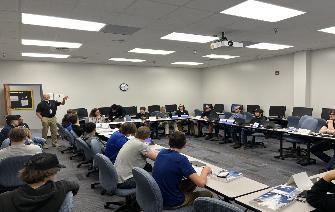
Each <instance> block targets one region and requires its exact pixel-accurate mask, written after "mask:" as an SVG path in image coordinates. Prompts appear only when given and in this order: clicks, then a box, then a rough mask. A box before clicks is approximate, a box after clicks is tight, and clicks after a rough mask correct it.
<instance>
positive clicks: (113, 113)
mask: <svg viewBox="0 0 335 212" xmlns="http://www.w3.org/2000/svg"><path fill="white" fill-rule="evenodd" d="M125 113H126V112H125V110H124V109H123V107H122V106H121V105H116V104H113V105H112V106H111V110H110V112H109V120H110V121H123V118H124V116H125Z"/></svg>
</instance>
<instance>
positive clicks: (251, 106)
mask: <svg viewBox="0 0 335 212" xmlns="http://www.w3.org/2000/svg"><path fill="white" fill-rule="evenodd" d="M256 109H261V107H260V106H259V105H247V112H249V113H254V112H255V110H256Z"/></svg>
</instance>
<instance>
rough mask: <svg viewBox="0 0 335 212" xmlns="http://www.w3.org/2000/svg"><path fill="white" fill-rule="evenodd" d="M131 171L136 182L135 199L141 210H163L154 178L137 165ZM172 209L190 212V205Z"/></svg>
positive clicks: (179, 211)
mask: <svg viewBox="0 0 335 212" xmlns="http://www.w3.org/2000/svg"><path fill="white" fill-rule="evenodd" d="M132 172H133V176H134V179H135V182H136V201H137V203H138V204H139V206H140V207H141V209H142V210H143V212H161V211H163V197H162V194H161V191H160V189H159V186H158V184H157V183H156V181H155V179H154V178H153V177H152V176H151V175H150V174H149V173H148V172H147V171H145V170H144V169H142V168H139V167H135V168H133V170H132ZM143 194H145V195H143ZM164 211H171V210H164ZM173 211H178V212H190V211H192V207H183V208H179V209H174V210H173Z"/></svg>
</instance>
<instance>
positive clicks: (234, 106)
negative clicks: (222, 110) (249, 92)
mask: <svg viewBox="0 0 335 212" xmlns="http://www.w3.org/2000/svg"><path fill="white" fill-rule="evenodd" d="M237 106H240V107H241V109H242V110H243V105H241V104H231V107H230V110H231V112H232V113H234V112H235V108H236V107H237Z"/></svg>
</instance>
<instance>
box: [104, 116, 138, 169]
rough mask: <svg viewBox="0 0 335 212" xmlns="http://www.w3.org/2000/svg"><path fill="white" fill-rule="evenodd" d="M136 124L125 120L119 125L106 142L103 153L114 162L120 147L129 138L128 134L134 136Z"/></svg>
mask: <svg viewBox="0 0 335 212" xmlns="http://www.w3.org/2000/svg"><path fill="white" fill-rule="evenodd" d="M136 130H137V129H136V125H135V124H134V123H129V122H126V123H124V124H122V125H121V127H120V130H119V131H117V132H115V133H113V134H112V135H111V137H110V138H109V139H108V141H107V144H106V150H105V155H106V156H107V157H108V158H109V159H110V160H111V161H112V162H113V163H115V160H116V156H117V155H118V153H119V151H120V149H121V148H122V147H123V145H124V144H125V143H126V142H127V141H128V140H129V138H128V137H129V136H134V135H135V133H136Z"/></svg>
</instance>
